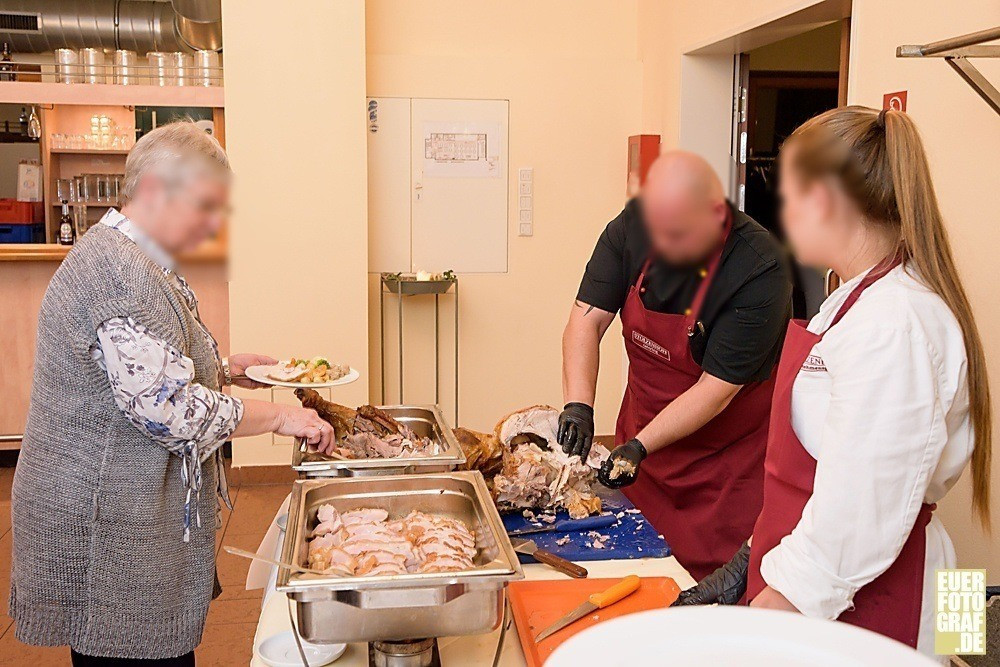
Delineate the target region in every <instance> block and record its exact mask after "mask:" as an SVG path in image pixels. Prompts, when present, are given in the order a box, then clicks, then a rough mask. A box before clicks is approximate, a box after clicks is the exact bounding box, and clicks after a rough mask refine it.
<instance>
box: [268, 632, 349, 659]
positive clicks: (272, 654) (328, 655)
mask: <svg viewBox="0 0 1000 667" xmlns="http://www.w3.org/2000/svg"><path fill="white" fill-rule="evenodd" d="M302 650H303V651H304V652H305V654H306V659H307V660H308V661H309V667H322V666H323V665H329V664H330V663H331V662H333V661H334V660H336V659H337V658H339V657H340V656H342V655H344V651H346V650H347V644H310V643H309V642H306V641H303V642H302ZM257 655H259V656H260V659H261V660H263V661H264V662H266V663H267V664H268V665H270V666H271V667H302V657H301V656H300V655H299V649H298V647H297V646H296V645H295V637H293V636H292V631H291V630H285V631H284V632H279V633H278V634H276V635H273V636H271V637H268V638H267V639H265V640H264V641H262V642H261V643H260V646H258V647H257Z"/></svg>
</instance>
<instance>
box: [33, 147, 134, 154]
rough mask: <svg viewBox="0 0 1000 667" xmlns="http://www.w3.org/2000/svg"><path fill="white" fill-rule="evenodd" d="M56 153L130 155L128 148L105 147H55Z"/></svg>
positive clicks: (54, 151) (53, 151) (51, 151)
mask: <svg viewBox="0 0 1000 667" xmlns="http://www.w3.org/2000/svg"><path fill="white" fill-rule="evenodd" d="M49 152H50V153H54V154H56V155H128V151H127V150H120V149H105V148H53V149H52V150H50V151H49Z"/></svg>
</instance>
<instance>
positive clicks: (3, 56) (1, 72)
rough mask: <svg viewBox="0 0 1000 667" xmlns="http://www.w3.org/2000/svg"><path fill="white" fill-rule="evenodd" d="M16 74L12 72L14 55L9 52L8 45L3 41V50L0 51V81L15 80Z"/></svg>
mask: <svg viewBox="0 0 1000 667" xmlns="http://www.w3.org/2000/svg"><path fill="white" fill-rule="evenodd" d="M16 80H17V74H15V73H14V57H13V56H12V55H11V53H10V45H9V44H8V43H7V42H4V43H3V51H0V81H16Z"/></svg>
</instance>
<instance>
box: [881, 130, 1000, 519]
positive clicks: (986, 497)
mask: <svg viewBox="0 0 1000 667" xmlns="http://www.w3.org/2000/svg"><path fill="white" fill-rule="evenodd" d="M884 118H885V137H886V146H887V148H888V151H889V167H890V170H891V172H892V188H893V191H894V192H895V194H896V209H897V210H898V211H899V222H900V234H901V237H902V241H903V246H904V249H905V251H906V255H907V256H908V258H909V262H908V263H910V264H912V266H913V268H914V269H916V272H917V274H918V275H919V276H920V277H921V278H922V279H923V282H924V283H925V284H926V285H927V287H929V288H930V289H931V290H932V291H934V292H935V293H937V294H938V296H940V297H941V298H942V299H944V302H945V303H947V304H948V307H949V308H951V312H953V313H954V314H955V318H956V319H958V323H959V324H960V325H961V327H962V336H963V338H964V339H965V354H966V356H967V357H968V363H969V368H968V373H969V407H970V412H971V415H972V425H973V429H974V431H975V435H976V446H975V449H974V450H973V452H972V502H973V505H974V507H975V509H976V513H977V514H978V515H979V518H980V520H981V521H982V522H983V525H984V526H985V527H987V528H988V527H989V523H990V459H991V454H992V452H991V450H992V439H993V413H992V403H991V400H990V384H989V380H988V378H987V371H986V355H985V354H984V352H983V343H982V340H981V339H980V337H979V329H978V327H976V321H975V319H974V318H973V316H972V306H971V305H970V304H969V297H968V296H967V295H966V293H965V288H964V287H963V286H962V281H961V280H960V279H959V276H958V268H957V267H956V265H955V258H954V256H953V255H952V252H951V243H950V242H949V241H948V232H947V230H946V229H945V226H944V220H943V219H942V217H941V210H940V208H938V202H937V195H935V193H934V184H933V183H932V182H931V174H930V169H929V167H928V165H927V155H926V154H925V153H924V146H923V142H922V141H921V140H920V134H919V133H918V132H917V127H916V125H915V124H914V123H913V120H912V119H910V117H909V116H907V115H906V114H905V113H900V112H896V111H890V112H888V113H887V114H885V116H884Z"/></svg>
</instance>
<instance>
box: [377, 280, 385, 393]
mask: <svg viewBox="0 0 1000 667" xmlns="http://www.w3.org/2000/svg"><path fill="white" fill-rule="evenodd" d="M378 366H379V372H380V373H381V374H382V402H381V405H385V288H384V287H382V278H381V276H379V281H378Z"/></svg>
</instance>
